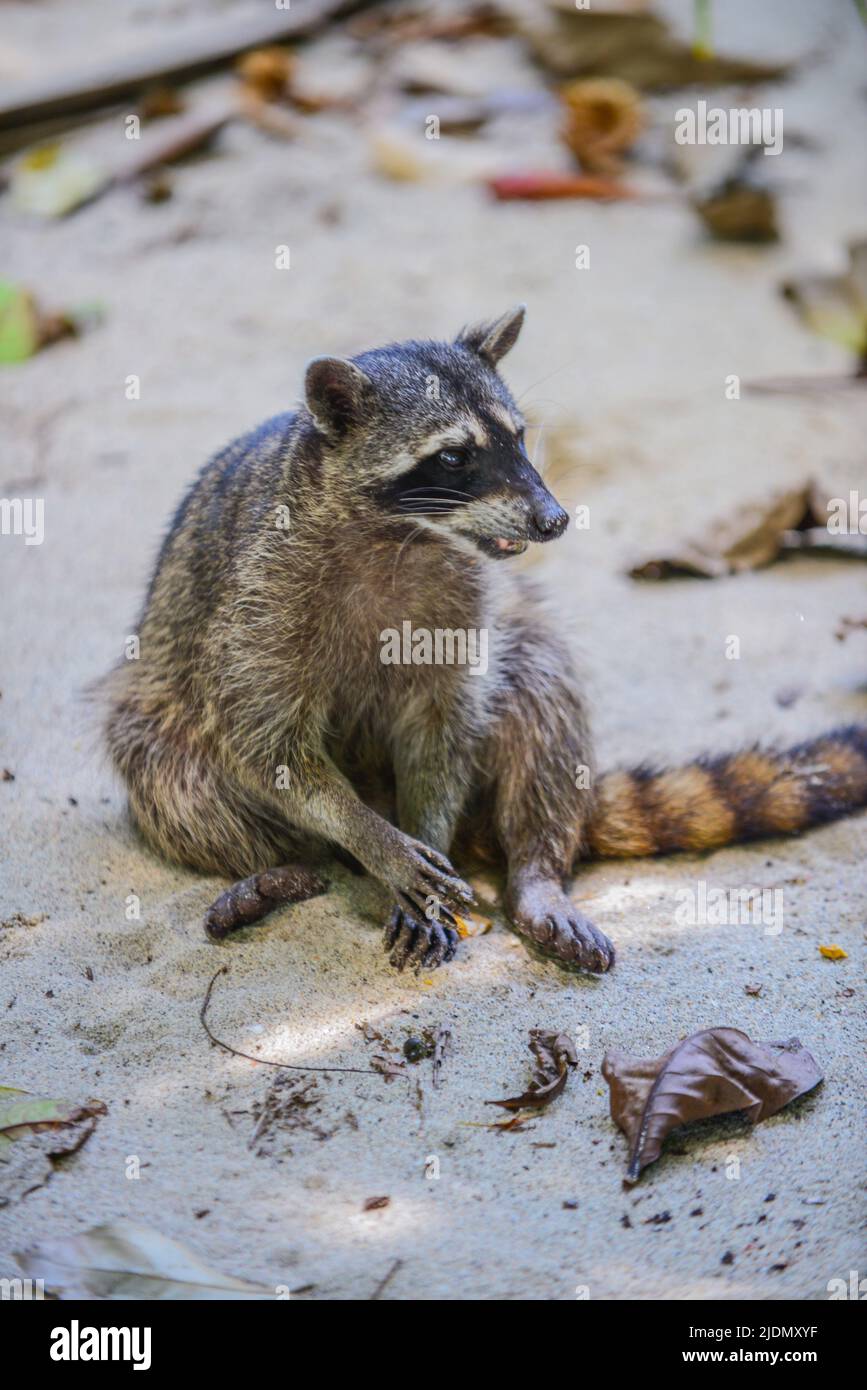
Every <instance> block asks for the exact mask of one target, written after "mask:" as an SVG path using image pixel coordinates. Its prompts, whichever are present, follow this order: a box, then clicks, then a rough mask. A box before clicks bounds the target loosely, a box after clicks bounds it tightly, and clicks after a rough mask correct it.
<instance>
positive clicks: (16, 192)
mask: <svg viewBox="0 0 867 1390" xmlns="http://www.w3.org/2000/svg"><path fill="white" fill-rule="evenodd" d="M106 178H107V175H106V172H105V170H103V169H102V168H100V167H99V166H98V165H96V164H94V162H93V161H92V159H91V158H90V157H89V156H88V155H86V154H83V153H81V152H80V151H79V150H75V149H70V148H67V147H66V146H63V145H58V144H50V145H39V146H37V147H36V148H35V149H33V150H28V151H27V153H26V154H24V155H22V157H21V158H20V159H19V160H18V162H17V163H16V164H15V166H14V167H13V170H12V177H11V179H10V182H9V196H10V198H11V200H12V202H13V204H14V206H15V207H16V208H17V209H18V210H19V211H20V212H27V213H30V214H32V215H34V216H36V217H65V216H66V214H67V213H68V212H72V211H73V210H74V209H75V208H78V207H81V206H82V204H83V203H89V202H90V200H91V198H95V197H96V195H97V193H99V192H100V190H101V189H102V188H103V187H104V186H105V183H106Z"/></svg>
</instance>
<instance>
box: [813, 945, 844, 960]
mask: <svg viewBox="0 0 867 1390" xmlns="http://www.w3.org/2000/svg"><path fill="white" fill-rule="evenodd" d="M819 950H820V952H821V954H822V955H823V956H824V957H825V959H826V960H848V959H849V952H848V951H844V950H843V947H842V946H820V947H819Z"/></svg>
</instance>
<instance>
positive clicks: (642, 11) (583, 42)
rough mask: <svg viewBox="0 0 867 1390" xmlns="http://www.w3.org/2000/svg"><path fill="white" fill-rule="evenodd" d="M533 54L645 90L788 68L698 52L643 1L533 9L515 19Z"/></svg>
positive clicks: (751, 77)
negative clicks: (618, 78) (629, 3)
mask: <svg viewBox="0 0 867 1390" xmlns="http://www.w3.org/2000/svg"><path fill="white" fill-rule="evenodd" d="M515 19H516V23H517V24H518V27H519V30H520V31H521V32H523V34H524V36H525V38H526V39H527V41H528V43H529V45H530V48H531V49H532V51H533V54H534V56H535V57H536V58H537V59H538V61H539V62H540V63H542V64H544V66H545V67H547V68H549V69H550V71H552V72H554V73H556V74H558V75H560V76H565V77H578V76H588V77H589V76H597V75H598V76H602V75H605V76H617V77H622V78H624V79H625V80H626V81H627V82H632V83H633V84H634V85H635V86H636V87H639V88H641V89H642V90H646V91H669V90H671V89H672V88H680V87H689V86H692V85H694V84H695V85H698V86H699V88H700V89H701V91H702V92H705V91H707V89H708V87H710V86H714V85H719V84H722V83H726V84H727V83H749V82H761V81H773V80H775V79H779V78H782V77H785V76H786V73H787V71H788V68H787V67H786V66H784V65H782V64H777V65H772V64H767V63H761V64H760V63H756V62H752V61H751V60H750V59H741V58H727V57H724V56H723V55H721V54H720V55H718V54H708V53H707V52H701V53H698V54H697V53H696V52H695V50H694V48H693V46H692V45H691V44H689V43H684V42H682V41H681V40H680V39H679V38H678V37H677V36H676V35H675V34H674V33H673V32H672V30H671V28H670V26H669V24H668V22H667V21H666V20H665V19H663V18H662V17H661V16H659V15H656V14H653V13H651V12H650V10H648V9H646V8H645V7H644V6H643V5H642V4H635V5H633V6H631V7H630V6H629V5H624V4H622V3H621V4H618V5H616V6H612V5H610V4H608V5H605V4H600V3H599V0H594V5H593V8H592V9H589V8H587V7H582V8H581V9H580V10H578V9H576V7H575V3H574V0H553V3H552V2H551V0H549V3H548V4H547V5H529V6H524V7H522V9H521V12H520V14H516V16H515Z"/></svg>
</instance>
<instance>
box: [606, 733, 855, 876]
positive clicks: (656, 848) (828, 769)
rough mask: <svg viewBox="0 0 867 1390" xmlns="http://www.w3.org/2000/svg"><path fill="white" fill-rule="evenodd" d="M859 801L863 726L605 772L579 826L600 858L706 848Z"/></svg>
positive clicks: (826, 815) (804, 824)
mask: <svg viewBox="0 0 867 1390" xmlns="http://www.w3.org/2000/svg"><path fill="white" fill-rule="evenodd" d="M863 806H867V725H864V724H861V725H857V724H853V725H850V726H848V727H846V728H840V729H834V730H832V732H831V733H827V734H823V735H821V736H820V737H818V738H812V739H807V740H806V741H805V742H804V743H799V744H796V745H795V746H794V747H793V748H789V749H781V750H778V751H775V750H773V749H771V750H768V749H764V748H759V747H755V748H749V749H746V750H744V751H743V752H741V753H733V754H723V755H722V756H719V757H701V758H697V759H696V760H695V762H691V763H687V764H686V765H685V766H683V767H678V768H672V769H668V770H662V771H659V770H655V769H653V768H650V767H646V766H641V767H638V768H635V769H634V770H633V771H621V772H609V773H606V774H604V775H603V776H602V777H600V779H599V784H598V793H597V801H596V806H595V810H594V812H593V815H592V818H591V822H590V826H589V828H588V832H587V843H588V848H589V850H590V854H591V856H594V857H597V858H601V859H621V858H633V857H637V856H644V855H652V854H669V853H671V852H672V851H675V850H692V851H697V850H709V849H717V848H718V847H719V846H720V845H731V844H736V843H738V842H740V841H744V840H756V839H760V838H763V837H765V836H771V835H796V834H798V833H799V831H802V830H807V829H808V828H809V827H810V826H814V825H823V824H825V822H827V821H833V820H837V819H839V818H840V817H841V816H847V815H850V814H851V813H852V812H853V811H857V810H858V809H860V808H861V807H863Z"/></svg>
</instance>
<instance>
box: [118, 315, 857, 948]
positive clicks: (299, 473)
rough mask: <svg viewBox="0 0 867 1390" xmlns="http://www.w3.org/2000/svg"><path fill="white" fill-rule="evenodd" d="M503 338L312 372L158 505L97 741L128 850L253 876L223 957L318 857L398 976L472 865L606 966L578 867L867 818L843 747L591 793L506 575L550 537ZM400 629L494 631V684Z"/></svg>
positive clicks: (549, 662)
mask: <svg viewBox="0 0 867 1390" xmlns="http://www.w3.org/2000/svg"><path fill="white" fill-rule="evenodd" d="M522 319H523V308H522V307H519V308H518V309H516V310H512V311H511V312H509V313H507V314H505V315H504V316H503V317H502V318H501V319H498V320H496V321H494V322H492V323H489V324H483V325H480V326H478V327H476V328H471V329H468V330H465V331H464V332H463V333H462V334H461V335H460V336H459V337H458V338H457V340H456V341H455V342H454V343H451V344H447V343H435V342H409V343H403V344H399V345H393V346H390V347H386V348H382V349H379V350H377V351H373V352H366V353H363V354H361V355H360V356H359V357H356V358H354V359H352V360H351V361H347V360H343V359H337V358H319V359H315V360H314V361H313V362H312V363H311V364H310V365H309V367H308V369H307V377H306V404H305V406H304V407H302V408H301V409H299V410H298V411H297V412H295V413H290V414H285V415H281V416H277V417H276V418H275V419H273V420H270V421H268V422H267V423H266V424H264V425H262V426H261V427H260V428H259V429H257V430H255V431H254V432H253V433H251V434H249V435H247V436H245V437H244V438H242V439H240V440H238V441H236V442H235V443H234V444H232V445H230V446H229V448H227V449H226V450H225V451H224V452H223V453H221V454H219V455H218V456H217V457H216V458H215V459H213V460H212V461H211V462H210V463H209V464H208V465H207V466H206V467H205V469H204V470H203V472H202V473H201V475H200V477H199V478H198V480H197V482H196V483H195V484H194V485H193V487H192V489H191V490H190V492H189V493H188V494H187V496H186V498H185V499H184V501H183V502H182V504H181V506H180V508H179V509H178V512H177V515H176V516H175V519H174V522H173V524H172V526H171V529H170V531H169V534H168V536H167V538H166V540H165V543H164V545H163V548H162V552H161V554H160V557H159V561H158V563H157V566H156V571H155V573H154V576H153V579H152V582H151V585H150V589H149V592H148V595H147V599H146V603H145V607H144V612H143V614H142V617H141V621H140V626H139V637H140V656H139V659H138V660H134V661H125V662H122V663H121V665H120V666H119V667H118V669H117V670H116V671H115V672H114V673H113V675H112V676H111V678H110V684H109V704H110V708H109V713H108V720H107V737H108V744H109V748H110V750H111V754H112V758H113V761H114V764H115V766H116V767H117V769H118V770H119V772H120V773H121V775H122V776H123V778H124V780H125V782H126V785H127V788H128V792H129V801H130V806H131V809H132V813H133V816H134V818H135V820H136V822H137V823H138V825H139V826H140V828H141V830H142V832H143V833H144V835H145V837H146V839H147V840H148V841H149V842H150V843H151V844H152V845H153V846H154V847H155V848H156V849H158V850H159V851H160V852H161V853H163V854H164V855H166V856H167V857H169V858H171V859H173V860H176V861H179V862H181V863H183V864H188V865H190V866H192V867H195V868H199V869H204V870H208V871H212V872H219V873H225V874H227V875H235V876H240V877H243V878H244V882H243V883H241V884H240V885H237V886H236V887H235V888H233V889H231V890H229V892H228V893H227V894H224V895H223V897H222V898H221V899H220V900H219V901H218V903H217V904H216V905H215V908H214V909H213V910H212V912H211V914H210V915H209V918H208V925H209V928H210V930H211V931H212V933H213V934H214V935H220V934H223V933H224V932H225V931H226V930H228V929H230V928H231V927H232V926H234V925H237V924H239V923H241V922H245V921H250V920H254V919H255V918H256V917H258V916H261V915H262V914H263V912H265V911H267V910H268V908H269V907H271V906H273V905H274V903H275V902H278V901H281V900H290V899H293V898H298V897H300V896H304V895H307V894H309V893H312V892H315V891H317V890H318V889H319V888H320V887H321V885H320V884H319V882H318V880H316V879H315V877H314V876H313V874H312V872H308V871H307V870H312V868H313V867H314V866H319V865H321V864H322V863H324V862H325V861H326V860H327V858H328V856H329V854H331V853H332V852H334V851H335V850H336V851H337V852H338V853H339V854H342V855H345V856H349V857H350V859H351V860H354V861H359V862H360V863H361V864H362V865H363V866H364V867H365V868H366V869H367V870H368V871H369V872H371V873H372V874H374V875H375V876H376V877H378V878H379V879H380V880H381V882H382V883H383V884H384V885H385V886H386V887H387V888H388V889H389V891H390V893H391V896H392V899H393V902H394V909H393V913H392V917H391V920H390V922H389V925H388V927H387V929H386V944H387V948H388V949H389V950H390V951H391V953H392V960H393V962H394V963H395V964H396V965H398V966H399V967H402V966H403V965H404V964H406V962H407V961H411V962H412V963H413V964H415V965H416V966H417V967H418V966H420V965H422V964H424V965H426V966H427V967H428V968H430V967H431V966H435V965H438V964H440V963H441V961H442V960H443V959H448V958H450V956H451V955H453V954H454V950H455V946H456V944H457V935H456V932H455V923H454V915H453V914H454V913H455V911H457V910H458V909H459V908H460V905H461V903H462V902H464V901H468V900H469V899H470V897H471V890H470V889H469V888H468V887H467V885H466V884H465V883H464V882H463V881H462V880H461V879H460V878H459V877H458V875H457V874H456V872H455V870H454V869H453V868H452V866H451V864H450V862H449V859H448V857H447V856H448V855H450V854H451V853H452V852H453V851H454V850H457V852H458V853H460V852H461V847H462V846H463V847H468V846H470V845H472V846H474V847H475V848H477V849H481V850H483V851H486V852H488V853H496V854H498V855H500V856H502V857H504V859H505V863H506V867H507V873H508V878H507V890H506V903H505V905H506V910H507V912H508V913H509V915H510V917H511V920H512V922H513V924H514V925H515V927H516V929H517V930H518V931H519V932H521V933H523V934H524V935H525V936H526V937H527V938H528V939H529V940H530V941H531V942H533V943H534V944H535V945H536V946H538V947H540V948H541V949H543V950H544V951H546V952H548V953H549V954H551V955H552V956H555V957H557V958H559V959H561V960H564V961H567V962H570V963H572V964H576V965H579V966H582V967H584V968H587V969H590V970H596V971H604V970H607V969H608V968H609V967H610V965H611V963H612V961H613V958H614V953H613V948H612V947H611V944H610V942H608V940H607V939H606V938H605V937H604V936H603V934H602V933H601V932H600V931H598V929H597V928H595V927H594V926H593V924H592V923H590V922H588V921H587V919H586V918H584V917H583V916H582V914H581V913H580V912H578V910H577V908H576V907H575V906H574V904H573V903H572V902H571V901H570V899H569V897H568V896H567V894H566V892H565V886H564V885H565V880H566V879H567V877H568V876H569V874H570V873H571V872H572V871H573V869H574V867H575V864H576V861H577V860H579V859H580V858H581V856H582V855H584V854H587V853H591V854H597V855H633V854H654V853H657V852H661V851H669V850H675V849H691V850H700V849H708V848H713V847H715V846H717V845H722V844H726V843H728V842H730V841H732V840H735V839H739V838H746V837H751V836H758V835H769V834H779V833H788V832H793V831H798V830H802V829H804V828H805V827H806V826H808V825H812V824H816V823H818V822H820V821H823V820H828V819H831V818H833V817H834V816H839V815H843V814H845V813H846V812H848V811H851V810H852V809H854V808H855V807H859V806H863V805H864V804H865V801H867V732H865V730H864V729H848V730H843V731H840V732H838V733H835V734H829V735H827V736H826V737H825V738H821V739H817V740H814V741H813V742H811V743H809V744H805V745H802V746H801V747H799V748H797V749H794V750H793V751H792V752H791V753H790V754H784V753H763V752H761V751H757V750H756V751H752V752H746V753H741V754H738V755H736V756H734V757H731V758H715V759H704V760H700V761H699V762H696V763H694V764H691V765H689V766H687V767H684V768H681V769H678V770H676V771H669V772H651V771H648V770H642V769H639V770H638V771H634V772H619V773H611V774H608V775H606V776H602V777H601V778H598V779H597V778H596V776H595V773H594V763H593V754H592V747H591V743H590V737H589V733H588V727H587V717H586V712H585V708H584V703H583V699H582V696H581V692H580V687H579V683H578V680H577V677H576V674H575V671H574V670H573V666H572V662H571V659H570V655H569V652H568V650H567V648H566V645H565V644H564V642H563V640H562V638H561V636H560V633H559V630H558V627H557V625H556V622H554V621H553V620H552V619H551V618H550V617H549V616H548V615H547V613H546V611H545V608H544V605H543V603H542V601H541V598H540V596H539V594H538V593H537V591H536V589H535V587H534V585H533V584H532V582H531V581H529V580H528V579H527V578H526V577H525V576H524V575H523V574H520V573H515V572H513V571H511V570H510V568H509V566H508V563H507V558H508V555H509V554H511V553H514V552H516V551H520V550H522V549H524V548H525V547H526V544H527V543H528V542H529V541H545V540H549V539H552V538H554V537H556V536H557V535H559V534H561V532H562V530H563V529H564V527H565V524H566V515H565V513H564V512H563V511H562V509H561V508H560V507H559V506H558V504H557V503H556V501H555V500H554V498H553V497H552V496H551V494H550V493H549V492H548V491H547V489H546V488H545V486H544V484H543V482H542V480H541V478H540V477H539V475H538V473H537V472H536V471H535V469H534V468H533V467H532V464H531V463H530V461H529V459H528V458H527V455H526V453H525V451H524V447H523V421H522V419H521V415H520V411H519V410H518V408H517V406H516V404H515V402H514V400H513V399H512V397H511V395H510V394H509V392H508V390H507V388H506V386H505V384H504V382H503V380H502V378H501V377H500V376H499V374H498V372H497V363H498V362H499V360H500V358H501V357H502V356H503V355H504V353H505V352H507V351H508V349H509V348H510V347H511V346H512V344H513V343H514V341H515V339H516V337H517V334H518V331H519V329H520V326H521V322H522ZM405 623H409V624H410V626H411V631H412V632H418V630H419V629H423V630H426V631H428V632H431V633H433V632H435V631H437V630H440V631H443V630H445V631H447V632H451V633H455V632H463V633H466V632H467V631H468V630H473V631H475V632H482V631H484V632H486V633H487V635H488V647H487V652H488V661H487V669H486V670H484V671H482V670H481V668H480V667H478V668H477V669H473V668H472V667H471V666H469V665H467V664H463V665H460V664H418V665H416V664H384V662H383V660H382V652H383V635H384V634H385V633H387V632H388V631H390V630H397V631H398V632H401V631H402V630H403V625H404V624H405ZM579 765H583V766H585V767H586V768H587V769H588V773H589V777H588V778H587V779H586V780H587V781H588V782H589V785H588V786H587V787H581V786H576V780H577V781H579V782H580V781H582V780H583V779H580V778H578V779H576V776H575V770H576V768H577V767H578V766H579ZM305 865H306V866H307V870H305V868H304V867H303V866H305Z"/></svg>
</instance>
